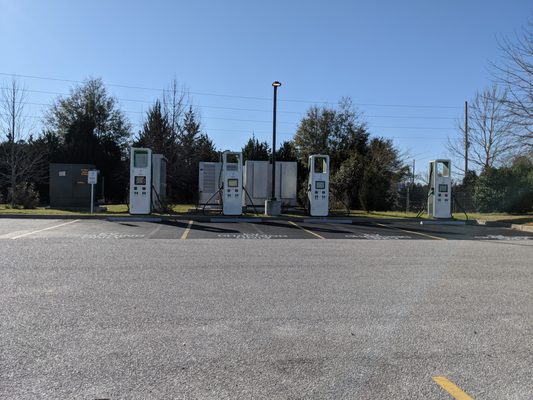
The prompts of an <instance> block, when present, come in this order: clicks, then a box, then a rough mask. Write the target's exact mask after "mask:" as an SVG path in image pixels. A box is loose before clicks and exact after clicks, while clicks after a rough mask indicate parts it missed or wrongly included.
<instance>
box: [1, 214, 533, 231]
mask: <svg viewBox="0 0 533 400" xmlns="http://www.w3.org/2000/svg"><path fill="white" fill-rule="evenodd" d="M2 218H10V219H60V220H71V219H96V220H108V221H125V222H126V221H131V222H135V221H147V222H161V221H176V220H180V221H195V222H212V223H224V222H228V223H229V222H255V223H265V222H266V223H268V222H269V221H272V222H275V221H293V222H300V223H329V224H358V223H362V224H364V223H369V222H370V223H371V222H380V223H393V222H416V223H422V224H428V225H430V224H432V223H435V222H433V220H426V219H420V218H418V219H417V218H373V217H353V218H349V217H340V216H339V217H327V218H324V217H315V218H313V217H309V216H307V215H302V216H301V217H300V216H285V215H280V216H277V217H256V216H247V215H243V216H241V217H235V216H223V215H218V216H214V215H197V214H176V215H153V216H148V215H146V216H139V215H121V214H118V215H113V214H95V215H91V214H58V215H54V214H46V215H43V214H9V213H5V214H4V213H0V219H2ZM449 222H451V223H453V225H463V224H466V225H482V226H493V227H500V228H509V229H514V230H518V231H523V232H533V225H521V224H512V223H510V222H509V223H508V222H497V221H486V220H482V219H478V220H475V219H471V220H468V221H461V220H457V221H449Z"/></svg>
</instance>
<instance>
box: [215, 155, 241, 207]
mask: <svg viewBox="0 0 533 400" xmlns="http://www.w3.org/2000/svg"><path fill="white" fill-rule="evenodd" d="M220 172H221V175H222V179H221V180H222V188H221V190H222V191H221V198H222V213H223V214H224V215H241V214H242V206H243V188H242V153H240V152H231V151H225V152H224V153H222V170H221V171H220Z"/></svg>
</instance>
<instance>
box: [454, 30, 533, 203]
mask: <svg viewBox="0 0 533 400" xmlns="http://www.w3.org/2000/svg"><path fill="white" fill-rule="evenodd" d="M500 48H501V52H502V59H501V60H500V61H499V62H493V63H491V66H490V67H491V70H492V73H493V77H494V79H493V82H492V84H491V85H490V86H488V87H487V88H485V89H483V90H481V91H479V92H477V93H475V94H474V96H473V98H472V99H471V101H469V102H468V106H467V111H468V119H467V120H466V121H467V122H468V123H467V124H466V123H465V122H466V121H465V118H463V119H462V120H460V121H459V124H458V128H459V129H458V130H459V136H458V137H455V138H451V139H450V140H449V143H448V149H449V151H450V153H451V154H452V155H453V156H454V157H455V158H456V160H457V161H458V162H457V163H456V165H458V166H459V170H461V173H462V174H463V176H464V178H463V181H462V182H461V183H460V184H459V185H457V192H458V193H459V195H460V197H461V199H462V200H463V202H464V203H465V206H466V207H467V208H469V209H471V210H476V211H482V212H487V211H506V212H527V211H532V210H533V179H532V177H533V20H531V21H530V23H529V25H528V26H526V27H525V28H524V29H523V31H522V33H521V35H519V36H517V37H516V39H515V40H508V39H504V40H502V41H501V42H500ZM466 166H468V167H466ZM465 168H467V169H466V170H465Z"/></svg>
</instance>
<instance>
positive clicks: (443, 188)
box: [439, 185, 448, 193]
mask: <svg viewBox="0 0 533 400" xmlns="http://www.w3.org/2000/svg"><path fill="white" fill-rule="evenodd" d="M447 191H448V185H439V192H440V193H444V192H447Z"/></svg>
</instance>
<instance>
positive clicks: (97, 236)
mask: <svg viewBox="0 0 533 400" xmlns="http://www.w3.org/2000/svg"><path fill="white" fill-rule="evenodd" d="M61 238H73V239H80V240H116V239H188V240H193V239H241V240H243V239H244V240H253V239H256V240H269V239H274V240H276V239H284V240H287V239H315V240H316V239H344V240H490V241H492V240H503V241H527V240H533V233H530V232H522V231H516V230H511V229H507V228H499V227H488V226H478V225H442V224H420V223H419V222H415V221H413V222H410V221H407V222H406V221H392V222H391V221H390V220H388V221H382V222H380V221H379V220H374V221H363V222H353V223H336V222H335V221H334V220H333V221H332V222H321V223H314V222H309V221H307V222H304V221H298V222H295V221H287V220H263V221H261V220H260V219H258V220H243V221H237V222H197V221H188V220H178V219H176V220H157V219H154V220H141V221H139V220H135V219H132V220H125V219H124V220H118V221H107V220H90V219H87V220H45V219H42V220H32V219H1V220H0V239H20V240H22V239H61Z"/></svg>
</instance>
